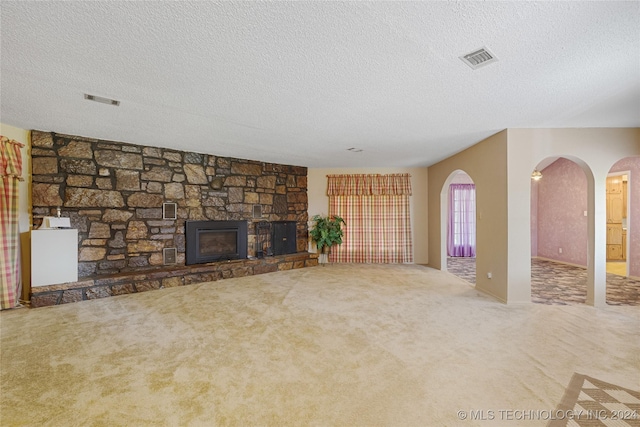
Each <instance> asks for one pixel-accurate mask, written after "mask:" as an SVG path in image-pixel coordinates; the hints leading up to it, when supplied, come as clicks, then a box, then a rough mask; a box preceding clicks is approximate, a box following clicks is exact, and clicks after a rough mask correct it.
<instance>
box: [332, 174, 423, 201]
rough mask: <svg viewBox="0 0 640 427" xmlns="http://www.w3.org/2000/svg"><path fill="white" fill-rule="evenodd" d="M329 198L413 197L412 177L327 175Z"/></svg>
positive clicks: (403, 175) (393, 175) (392, 175)
mask: <svg viewBox="0 0 640 427" xmlns="http://www.w3.org/2000/svg"><path fill="white" fill-rule="evenodd" d="M327 178H328V181H329V183H328V188H327V195H329V196H400V195H409V196H410V195H411V175H409V174H389V175H327Z"/></svg>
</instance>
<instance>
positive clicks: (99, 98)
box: [84, 93, 120, 107]
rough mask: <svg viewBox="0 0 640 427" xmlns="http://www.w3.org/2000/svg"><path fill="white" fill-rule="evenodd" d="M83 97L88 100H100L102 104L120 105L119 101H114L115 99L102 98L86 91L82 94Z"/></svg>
mask: <svg viewBox="0 0 640 427" xmlns="http://www.w3.org/2000/svg"><path fill="white" fill-rule="evenodd" d="M84 99H88V100H89V101H95V102H101V103H103V104H108V105H115V106H116V107H117V106H118V105H120V101H116V100H115V99H109V98H103V97H101V96H95V95H89V94H88V93H85V94H84Z"/></svg>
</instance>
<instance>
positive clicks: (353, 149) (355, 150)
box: [347, 147, 364, 153]
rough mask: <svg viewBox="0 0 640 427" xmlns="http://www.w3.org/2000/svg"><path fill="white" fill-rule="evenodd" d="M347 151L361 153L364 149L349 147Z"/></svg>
mask: <svg viewBox="0 0 640 427" xmlns="http://www.w3.org/2000/svg"><path fill="white" fill-rule="evenodd" d="M347 151H351V152H352V153H362V152H363V151H364V150H363V149H362V148H355V147H351V148H347Z"/></svg>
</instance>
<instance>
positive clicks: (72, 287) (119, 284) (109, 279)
mask: <svg viewBox="0 0 640 427" xmlns="http://www.w3.org/2000/svg"><path fill="white" fill-rule="evenodd" d="M317 265H318V257H317V255H316V254H310V253H307V252H301V253H297V254H291V255H281V256H274V257H267V258H263V259H251V260H248V259H247V260H234V261H226V262H216V263H211V264H200V265H196V266H174V267H172V268H169V267H163V268H159V269H155V270H147V271H144V272H142V271H141V272H129V273H119V274H112V275H105V276H100V277H95V278H92V279H87V280H81V281H79V282H73V283H63V284H60V285H49V286H39V287H37V288H33V289H32V293H31V307H45V306H50V305H59V304H67V303H71V302H78V301H84V300H92V299H98V298H107V297H112V296H116V295H124V294H131V293H136V292H145V291H150V290H154V289H162V288H171V287H175V286H184V285H191V284H195V283H202V282H211V281H216V280H220V279H228V278H232V277H244V276H252V275H255V274H263V273H271V272H275V271H282V270H291V269H294V268H303V267H313V266H317Z"/></svg>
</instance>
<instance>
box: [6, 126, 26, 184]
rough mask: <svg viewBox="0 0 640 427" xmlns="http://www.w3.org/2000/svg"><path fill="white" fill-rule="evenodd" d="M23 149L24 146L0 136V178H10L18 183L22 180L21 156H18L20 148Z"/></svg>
mask: <svg viewBox="0 0 640 427" xmlns="http://www.w3.org/2000/svg"><path fill="white" fill-rule="evenodd" d="M22 147H24V144H21V143H20V142H18V141H16V140H14V139H9V138H7V137H6V136H2V135H0V177H1V178H4V177H7V176H11V177H14V178H18V179H19V180H20V181H22V180H23V178H22V156H21V155H20V148H22Z"/></svg>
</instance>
